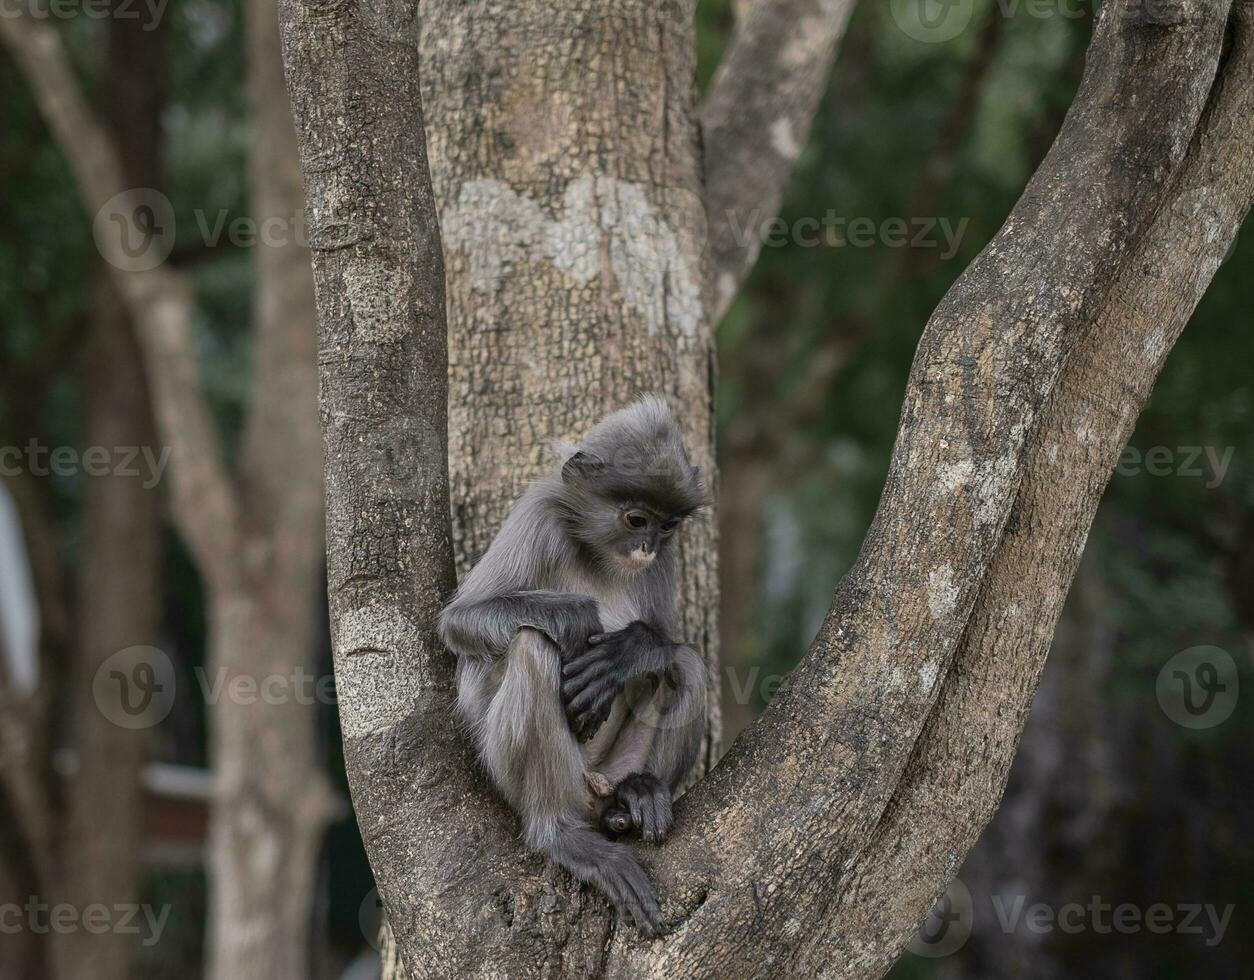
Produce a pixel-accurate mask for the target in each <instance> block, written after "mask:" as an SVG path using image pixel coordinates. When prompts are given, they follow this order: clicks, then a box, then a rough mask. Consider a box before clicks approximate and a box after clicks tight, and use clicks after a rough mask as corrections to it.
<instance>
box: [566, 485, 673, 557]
mask: <svg viewBox="0 0 1254 980" xmlns="http://www.w3.org/2000/svg"><path fill="white" fill-rule="evenodd" d="M685 516H687V515H685V514H678V513H666V512H664V511H661V510H659V509H657V507H656V506H650V505H649V504H648V503H646V502H643V501H640V500H616V499H613V498H606V497H601V496H600V495H598V494H595V493H587V494H585V495H584V500H583V506H582V507H581V508H579V509H578V510H572V511H571V512H570V514H569V517H568V524H569V527H570V530H571V534H572V536H573V537H574V538H575V539H576V540H578V541H579V542H580V543H581V544H582V545H583V546H584V547H585V548H586V549H588V551H590V552H591V553H592V554H593V555H594V556H595V558H596V560H597V562H598V564H600V565H602V566H606V567H608V568H610V569H613V570H615V571H619V572H626V573H629V574H636V573H639V572H643V571H644V570H645V569H647V568H649V567H650V566H651V565H652V564H653V563H654V561H655V560H656V559H657V557H658V556H659V555H660V554H663V553H664V552H665V551H666V549H667V548H668V547H669V546H670V543H671V541H672V539H673V538H674V536H675V532H676V531H677V530H678V529H679V527H680V524H681V522H682V521H683V518H684V517H685Z"/></svg>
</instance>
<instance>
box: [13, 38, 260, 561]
mask: <svg viewBox="0 0 1254 980" xmlns="http://www.w3.org/2000/svg"><path fill="white" fill-rule="evenodd" d="M0 38H3V40H4V42H5V44H6V45H7V46H8V48H9V52H10V54H11V55H12V57H13V60H14V61H15V62H16V63H17V65H18V67H19V68H20V69H21V71H22V74H23V75H24V77H25V78H26V80H27V82H28V84H29V85H30V87H31V92H32V94H33V95H34V97H35V100H36V102H37V103H38V105H39V108H40V111H41V112H42V113H43V116H44V120H45V121H46V123H47V125H48V128H49V129H50V130H51V131H52V135H53V138H54V139H55V140H56V142H57V145H58V146H59V147H60V148H61V152H62V153H63V154H64V155H65V158H66V160H67V162H68V163H69V164H70V168H71V169H72V170H73V172H74V177H75V179H76V181H77V182H78V188H79V194H80V196H81V197H82V200H83V206H84V209H85V210H86V212H87V213H88V215H97V214H98V213H99V212H100V211H101V209H102V208H104V207H105V206H106V204H108V203H109V202H110V200H111V199H112V198H114V197H115V196H116V195H119V194H122V193H124V192H127V191H130V190H132V189H131V188H128V187H127V185H126V181H125V180H124V178H123V174H122V168H121V163H120V161H119V159H118V156H117V152H116V149H115V148H114V146H113V144H112V141H111V140H110V138H109V136H108V133H107V131H106V130H105V128H104V126H103V125H102V124H101V123H100V121H99V120H98V119H97V118H96V116H95V114H94V113H93V112H92V110H91V108H90V107H89V106H88V104H87V102H86V100H85V99H84V98H83V96H82V92H81V91H80V89H79V85H78V82H77V80H76V79H75V77H74V71H73V69H72V68H71V65H70V60H69V56H68V54H67V52H66V50H65V46H64V44H63V43H62V41H61V38H60V35H59V34H58V33H57V30H56V28H55V27H53V26H52V25H50V24H48V23H45V22H43V21H39V20H36V19H34V18H33V17H31V16H29V15H28V14H20V15H11V14H6V15H5V16H4V17H3V18H0ZM138 204H139V199H136V201H135V205H136V207H137V206H138ZM118 210H119V211H120V212H123V213H128V214H133V213H134V208H130V207H125V206H123V207H121V208H119V209H118ZM96 241H97V246H98V247H99V248H100V250H101V253H102V256H103V258H104V259H105V262H106V264H107V265H108V268H109V272H110V275H111V277H112V280H113V283H114V285H115V287H116V288H117V291H118V294H119V295H120V296H121V297H122V300H123V302H124V303H125V304H126V306H127V311H128V313H129V314H130V316H131V318H132V321H133V322H134V323H135V325H136V328H137V333H138V337H139V340H140V346H141V349H142V351H143V355H144V360H145V363H146V366H147V369H148V377H149V383H150V384H151V386H152V392H153V401H154V414H155V416H156V419H157V423H158V430H159V432H160V434H161V437H162V439H163V440H165V441H166V442H167V443H168V445H169V446H170V449H171V454H172V458H171V464H172V465H171V479H172V481H173V493H172V507H173V510H174V516H175V520H176V522H177V524H178V526H179V528H180V530H181V531H182V532H183V534H184V535H185V536H186V538H187V540H188V544H189V547H190V548H191V550H192V552H193V553H194V554H195V556H196V559H197V562H198V563H199V565H200V567H201V568H202V570H203V571H204V572H205V574H206V577H208V578H210V579H218V578H221V577H222V576H224V575H226V574H227V569H228V566H229V563H230V560H231V558H232V556H233V555H234V553H235V550H236V531H237V518H238V513H237V512H238V505H237V502H236V499H235V493H234V488H233V486H232V483H231V480H230V478H229V476H228V471H227V469H226V466H225V464H224V462H223V457H222V448H221V442H220V437H219V434H218V430H217V428H216V426H215V424H214V421H213V418H212V415H211V412H210V410H209V406H208V404H207V402H206V400H205V397H204V393H203V391H202V388H201V382H200V373H199V369H198V367H197V364H196V351H195V345H194V341H193V337H192V325H191V321H192V290H191V286H190V284H189V283H188V282H187V281H186V280H185V279H184V278H183V277H182V276H180V275H178V274H177V273H174V272H172V271H169V270H167V269H163V268H161V267H159V266H158V267H157V268H153V269H148V270H144V271H126V270H127V269H128V268H129V267H130V265H131V257H129V256H127V255H126V254H125V252H124V251H123V248H122V236H121V235H109V234H103V235H97V236H96Z"/></svg>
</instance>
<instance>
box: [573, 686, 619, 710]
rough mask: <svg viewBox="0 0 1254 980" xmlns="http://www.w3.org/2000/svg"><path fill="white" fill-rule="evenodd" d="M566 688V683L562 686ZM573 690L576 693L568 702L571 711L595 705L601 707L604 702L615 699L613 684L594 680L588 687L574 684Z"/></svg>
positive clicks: (588, 708)
mask: <svg viewBox="0 0 1254 980" xmlns="http://www.w3.org/2000/svg"><path fill="white" fill-rule="evenodd" d="M562 689H563V690H565V685H563V686H562ZM572 691H575V692H576V693H575V694H574V696H573V697H572V698H571V700H570V702H569V703H568V704H567V708H569V709H570V710H571V711H588V710H591V709H592V708H593V707H594V706H595V707H598V708H599V707H600V706H601V704H602V702H604V701H611V700H613V693H614V692H613V688H612V685H609V684H605V683H600V682H598V681H596V680H594V681H593V682H592V683H590V684H588V685H587V686H586V687H580V686H579V685H578V684H575V685H573V686H572Z"/></svg>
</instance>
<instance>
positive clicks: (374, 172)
mask: <svg viewBox="0 0 1254 980" xmlns="http://www.w3.org/2000/svg"><path fill="white" fill-rule="evenodd" d="M414 13H415V7H414V6H413V5H412V4H411V5H407V6H397V7H394V8H389V9H381V8H377V7H373V6H358V4H357V3H355V2H348V3H343V4H338V5H335V6H333V7H325V6H323V5H321V4H319V3H317V2H310V0H283V3H282V4H281V7H280V21H281V24H282V31H283V57H284V62H285V65H286V68H287V76H288V88H289V91H290V94H291V97H292V106H293V110H294V113H295V118H296V130H297V135H298V138H299V142H300V152H301V165H302V169H303V171H304V175H305V193H306V201H307V212H308V221H309V228H310V243H311V246H312V249H313V267H314V281H315V286H316V293H317V303H318V319H319V327H320V331H319V354H318V362H319V365H320V369H321V370H320V378H321V382H320V397H321V417H322V429H323V441H324V449H325V458H326V492H327V577H328V591H329V599H330V612H331V632H332V649H333V652H334V657H335V676H336V687H337V691H338V695H339V704H340V720H341V728H342V731H343V737H344V751H345V763H346V766H347V770H348V776H349V785H350V788H351V791H352V795H353V805H354V807H355V809H356V811H357V815H358V824H359V826H360V827H361V832H362V838H363V841H364V843H365V846H366V851H367V854H368V855H369V858H370V863H371V866H372V868H373V869H374V872H375V880H376V882H377V884H378V888H379V893H380V895H381V897H382V898H383V901H384V907H385V910H386V913H387V916H388V919H389V921H390V922H392V923H393V924H395V925H396V926H397V932H398V937H399V939H400V953H401V955H402V956H404V957H405V958H406V959H407V960H409V962H411V963H414V964H419V963H422V962H424V959H423V958H424V957H426V958H429V960H430V961H434V962H438V963H439V964H440V966H439V967H438V969H439V970H440V971H441V972H447V974H448V975H449V976H456V975H458V973H459V967H460V966H461V965H462V964H463V963H467V962H469V961H471V960H472V959H473V956H474V953H473V952H471V951H468V950H466V949H464V948H461V943H460V940H459V941H458V942H457V943H455V944H454V943H449V944H448V946H447V952H448V953H449V955H448V958H447V959H442V958H441V957H442V956H443V954H444V952H445V951H446V947H445V946H444V945H443V943H444V942H447V940H442V939H441V938H440V937H454V936H461V937H465V938H471V937H472V936H473V935H474V934H475V933H476V932H477V931H478V930H477V927H476V925H475V923H476V922H480V923H482V922H483V920H484V919H485V918H486V919H488V920H489V921H490V920H491V919H492V918H495V917H498V916H501V915H504V914H505V913H506V911H507V910H508V906H507V905H505V904H504V902H505V901H506V895H507V893H506V892H505V890H504V889H505V885H506V883H507V882H508V880H509V875H510V872H511V870H512V868H510V867H509V865H508V864H506V858H507V856H508V851H507V852H506V854H505V855H502V856H501V859H500V867H499V868H498V869H497V870H496V873H495V874H493V873H492V872H490V871H488V870H487V869H484V868H483V867H482V865H481V864H480V862H481V861H491V860H492V857H493V854H494V851H499V850H504V847H503V844H504V843H505V842H504V841H503V840H502V839H501V838H502V837H503V835H501V834H500V833H499V831H497V836H496V838H491V837H488V835H487V832H488V830H497V827H498V825H499V824H500V823H501V822H502V821H501V815H500V814H499V813H494V812H492V811H490V810H489V811H488V812H485V809H484V806H483V795H482V794H481V793H471V792H468V791H467V790H468V786H467V780H468V779H469V776H470V773H471V772H472V771H473V760H472V757H471V756H470V754H469V752H468V751H467V750H466V745H465V742H464V741H463V739H462V738H461V736H460V734H459V733H458V732H456V731H455V730H454V728H453V726H452V725H451V724H450V723H449V717H450V695H451V692H452V663H451V658H450V657H449V655H448V654H447V652H446V651H444V649H443V648H442V647H441V645H440V643H439V640H438V638H437V636H436V631H435V617H436V615H437V613H438V612H439V609H440V607H441V605H442V604H443V602H444V599H445V598H446V596H447V595H448V594H449V592H450V591H451V589H452V586H453V558H452V541H451V537H450V529H449V504H448V463H447V460H448V445H447V436H446V433H447V374H448V358H447V336H446V327H445V312H444V272H443V259H442V256H441V251H440V238H439V230H438V223H437V218H436V207H435V201H434V197H433V194H432V190H431V180H430V176H429V173H428V169H427V159H426V150H425V145H424V143H425V141H424V139H423V135H422V133H423V126H422V110H421V102H420V98H419V91H418V59H417V50H416V44H415V41H414V23H413V15H414ZM419 801H421V805H417V804H418V802H419ZM467 871H472V872H480V871H482V872H483V877H482V879H480V880H481V881H482V882H483V883H484V885H485V886H486V887H487V888H488V895H487V901H485V902H483V903H482V904H480V905H478V906H477V907H476V906H475V905H474V904H473V900H471V899H469V898H468V899H467V900H466V901H465V902H462V901H454V902H446V901H444V900H442V898H441V896H442V895H443V894H445V893H446V892H447V890H448V889H449V888H450V884H451V883H453V882H458V881H461V880H463V876H464V875H465V874H466V873H467ZM493 880H495V881H496V882H497V883H498V888H499V891H498V892H497V894H496V895H493V894H492V892H491V888H492V882H493ZM435 969H436V967H434V966H433V967H431V968H430V969H429V970H428V971H426V972H434V970H435Z"/></svg>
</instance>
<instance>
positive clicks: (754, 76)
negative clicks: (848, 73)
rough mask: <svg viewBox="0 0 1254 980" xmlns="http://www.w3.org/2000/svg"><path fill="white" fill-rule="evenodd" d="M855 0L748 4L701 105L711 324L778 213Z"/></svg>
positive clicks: (748, 0) (731, 296)
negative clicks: (764, 227) (767, 224)
mask: <svg viewBox="0 0 1254 980" xmlns="http://www.w3.org/2000/svg"><path fill="white" fill-rule="evenodd" d="M853 8H854V0H746V2H745V3H744V4H742V5H741V8H740V10H739V13H738V16H737V17H736V28H735V32H734V33H733V35H732V40H731V47H730V48H729V50H728V52H727V54H726V55H725V56H724V58H723V60H722V62H720V64H719V67H718V71H717V72H716V73H715V75H714V79H713V81H712V82H711V83H710V90H709V92H708V93H707V94H706V97H705V101H704V102H703V104H702V106H701V112H700V123H701V133H702V137H703V142H704V150H705V152H704V167H705V205H706V213H707V215H708V220H709V227H710V230H709V238H710V265H711V268H710V282H711V288H710V297H711V298H710V300H709V304H710V311H709V312H710V319H711V321H712V322H715V323H717V322H718V321H719V320H720V319H721V318H722V316H723V314H724V313H725V312H727V308H728V307H729V306H730V305H731V302H732V300H733V299H735V297H736V293H737V292H738V291H739V290H740V286H741V284H742V283H743V282H744V280H745V277H746V276H748V274H749V271H750V270H751V269H752V268H753V263H754V262H755V261H756V260H757V257H758V252H759V251H760V250H761V247H762V242H761V238H760V237H759V234H758V231H759V229H760V228H761V226H762V223H763V222H766V221H769V220H770V219H771V218H773V217H775V215H776V214H778V212H779V206H780V202H781V201H782V200H783V197H784V190H785V188H786V187H787V186H788V178H789V177H790V176H791V175H792V171H793V166H794V164H795V163H796V162H797V158H798V157H799V156H800V155H801V151H802V149H803V148H804V147H805V144H806V138H807V136H808V135H809V133H810V123H811V121H812V120H813V119H814V113H815V110H816V109H817V108H818V105H819V101H820V100H821V99H822V97H823V92H824V90H825V89H826V87H827V77H828V74H829V73H830V71H831V67H832V61H833V59H834V58H835V55H836V47H837V45H838V44H839V43H840V39H841V37H842V36H843V35H844V33H845V26H846V25H847V24H848V22H849V15H850V14H851V13H853Z"/></svg>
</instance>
